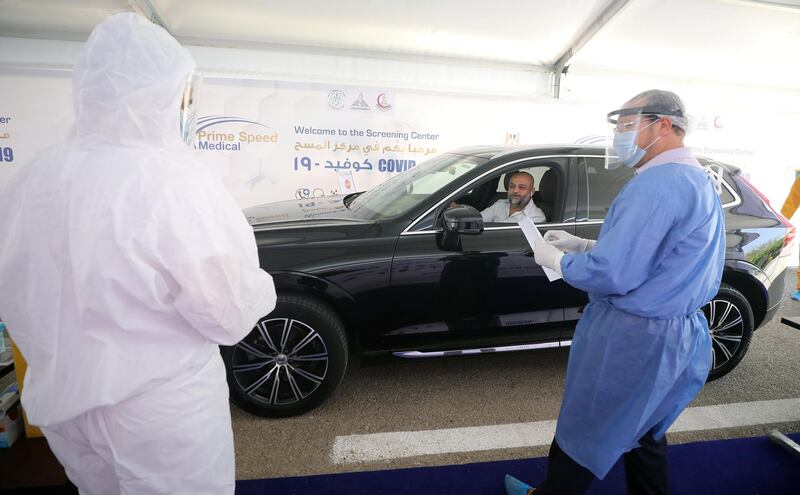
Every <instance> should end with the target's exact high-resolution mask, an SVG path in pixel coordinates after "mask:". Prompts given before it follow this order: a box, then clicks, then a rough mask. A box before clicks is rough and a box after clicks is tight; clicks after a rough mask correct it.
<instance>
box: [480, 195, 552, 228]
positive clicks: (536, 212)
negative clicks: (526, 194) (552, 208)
mask: <svg viewBox="0 0 800 495" xmlns="http://www.w3.org/2000/svg"><path fill="white" fill-rule="evenodd" d="M508 212H509V202H508V200H507V199H498V200H497V201H495V203H494V204H493V205H492V206H490V207H488V208H486V209H485V210H483V211H482V212H481V216H482V217H483V221H484V222H500V223H517V219H518V218H519V217H520V216H521V215H522V213H523V212H524V213H525V214H526V215H528V216H529V217H531V220H533V221H534V222H535V223H540V222H546V221H547V218H546V217H545V216H544V212H543V211H542V210H540V209H539V208H538V207H537V206H536V205H535V204H533V200H531V201H528V204H527V205H526V206H525V209H524V210H523V211H517V212H514V213H513V214H512V215H509V214H508Z"/></svg>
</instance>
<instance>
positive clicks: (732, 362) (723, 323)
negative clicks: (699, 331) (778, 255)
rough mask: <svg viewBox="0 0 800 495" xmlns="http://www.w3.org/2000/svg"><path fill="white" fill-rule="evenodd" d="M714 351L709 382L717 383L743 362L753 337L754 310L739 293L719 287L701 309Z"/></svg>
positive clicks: (731, 288) (724, 286)
mask: <svg viewBox="0 0 800 495" xmlns="http://www.w3.org/2000/svg"><path fill="white" fill-rule="evenodd" d="M703 313H705V315H706V318H707V319H708V330H709V332H710V333H711V342H712V344H711V345H712V348H713V350H714V356H713V361H712V365H711V371H710V372H709V374H708V380H709V381H711V380H716V379H717V378H720V377H722V376H724V375H726V374H727V373H729V372H730V371H731V370H733V369H734V368H735V367H736V365H737V364H739V361H741V360H742V358H743V357H744V355H745V353H746V352H747V349H748V347H750V341H751V340H752V338H753V327H754V324H753V310H752V308H751V307H750V303H749V302H748V301H747V299H746V298H745V297H744V296H743V295H742V293H741V292H739V291H738V290H736V289H734V288H733V287H731V286H730V285H727V284H722V285H721V286H720V288H719V292H718V293H717V295H716V296H714V299H712V300H711V302H709V303H708V304H706V305H705V306H703Z"/></svg>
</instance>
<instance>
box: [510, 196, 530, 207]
mask: <svg viewBox="0 0 800 495" xmlns="http://www.w3.org/2000/svg"><path fill="white" fill-rule="evenodd" d="M530 200H531V197H530V196H509V197H508V202H509V203H510V204H511V206H521V207H525V206H528V202H529V201H530Z"/></svg>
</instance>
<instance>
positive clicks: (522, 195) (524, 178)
mask: <svg viewBox="0 0 800 495" xmlns="http://www.w3.org/2000/svg"><path fill="white" fill-rule="evenodd" d="M535 192H536V187H534V184H533V176H532V175H531V174H529V173H528V172H514V174H513V175H512V176H511V180H509V181H508V199H498V200H497V201H496V202H495V203H494V204H493V205H492V206H490V207H488V208H486V209H485V210H483V211H482V212H481V216H482V217H483V221H484V222H502V223H515V222H516V221H517V220H518V219H519V218H520V216H521V214H522V213H523V212H524V213H525V214H526V215H528V216H529V217H531V220H533V221H534V222H536V223H539V222H546V221H547V219H546V218H545V215H544V212H543V211H542V210H540V209H539V208H538V207H537V206H536V205H535V204H533V201H531V199H532V198H533V193H535Z"/></svg>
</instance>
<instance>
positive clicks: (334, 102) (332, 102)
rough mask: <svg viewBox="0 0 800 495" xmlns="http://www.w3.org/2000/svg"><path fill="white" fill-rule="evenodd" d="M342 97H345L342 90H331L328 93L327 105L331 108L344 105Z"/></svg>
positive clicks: (338, 107)
mask: <svg viewBox="0 0 800 495" xmlns="http://www.w3.org/2000/svg"><path fill="white" fill-rule="evenodd" d="M344 98H345V94H344V91H340V90H338V89H334V90H333V91H331V92H330V93H328V106H329V107H331V108H333V109H334V110H338V109H340V108H342V107H343V106H344Z"/></svg>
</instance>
